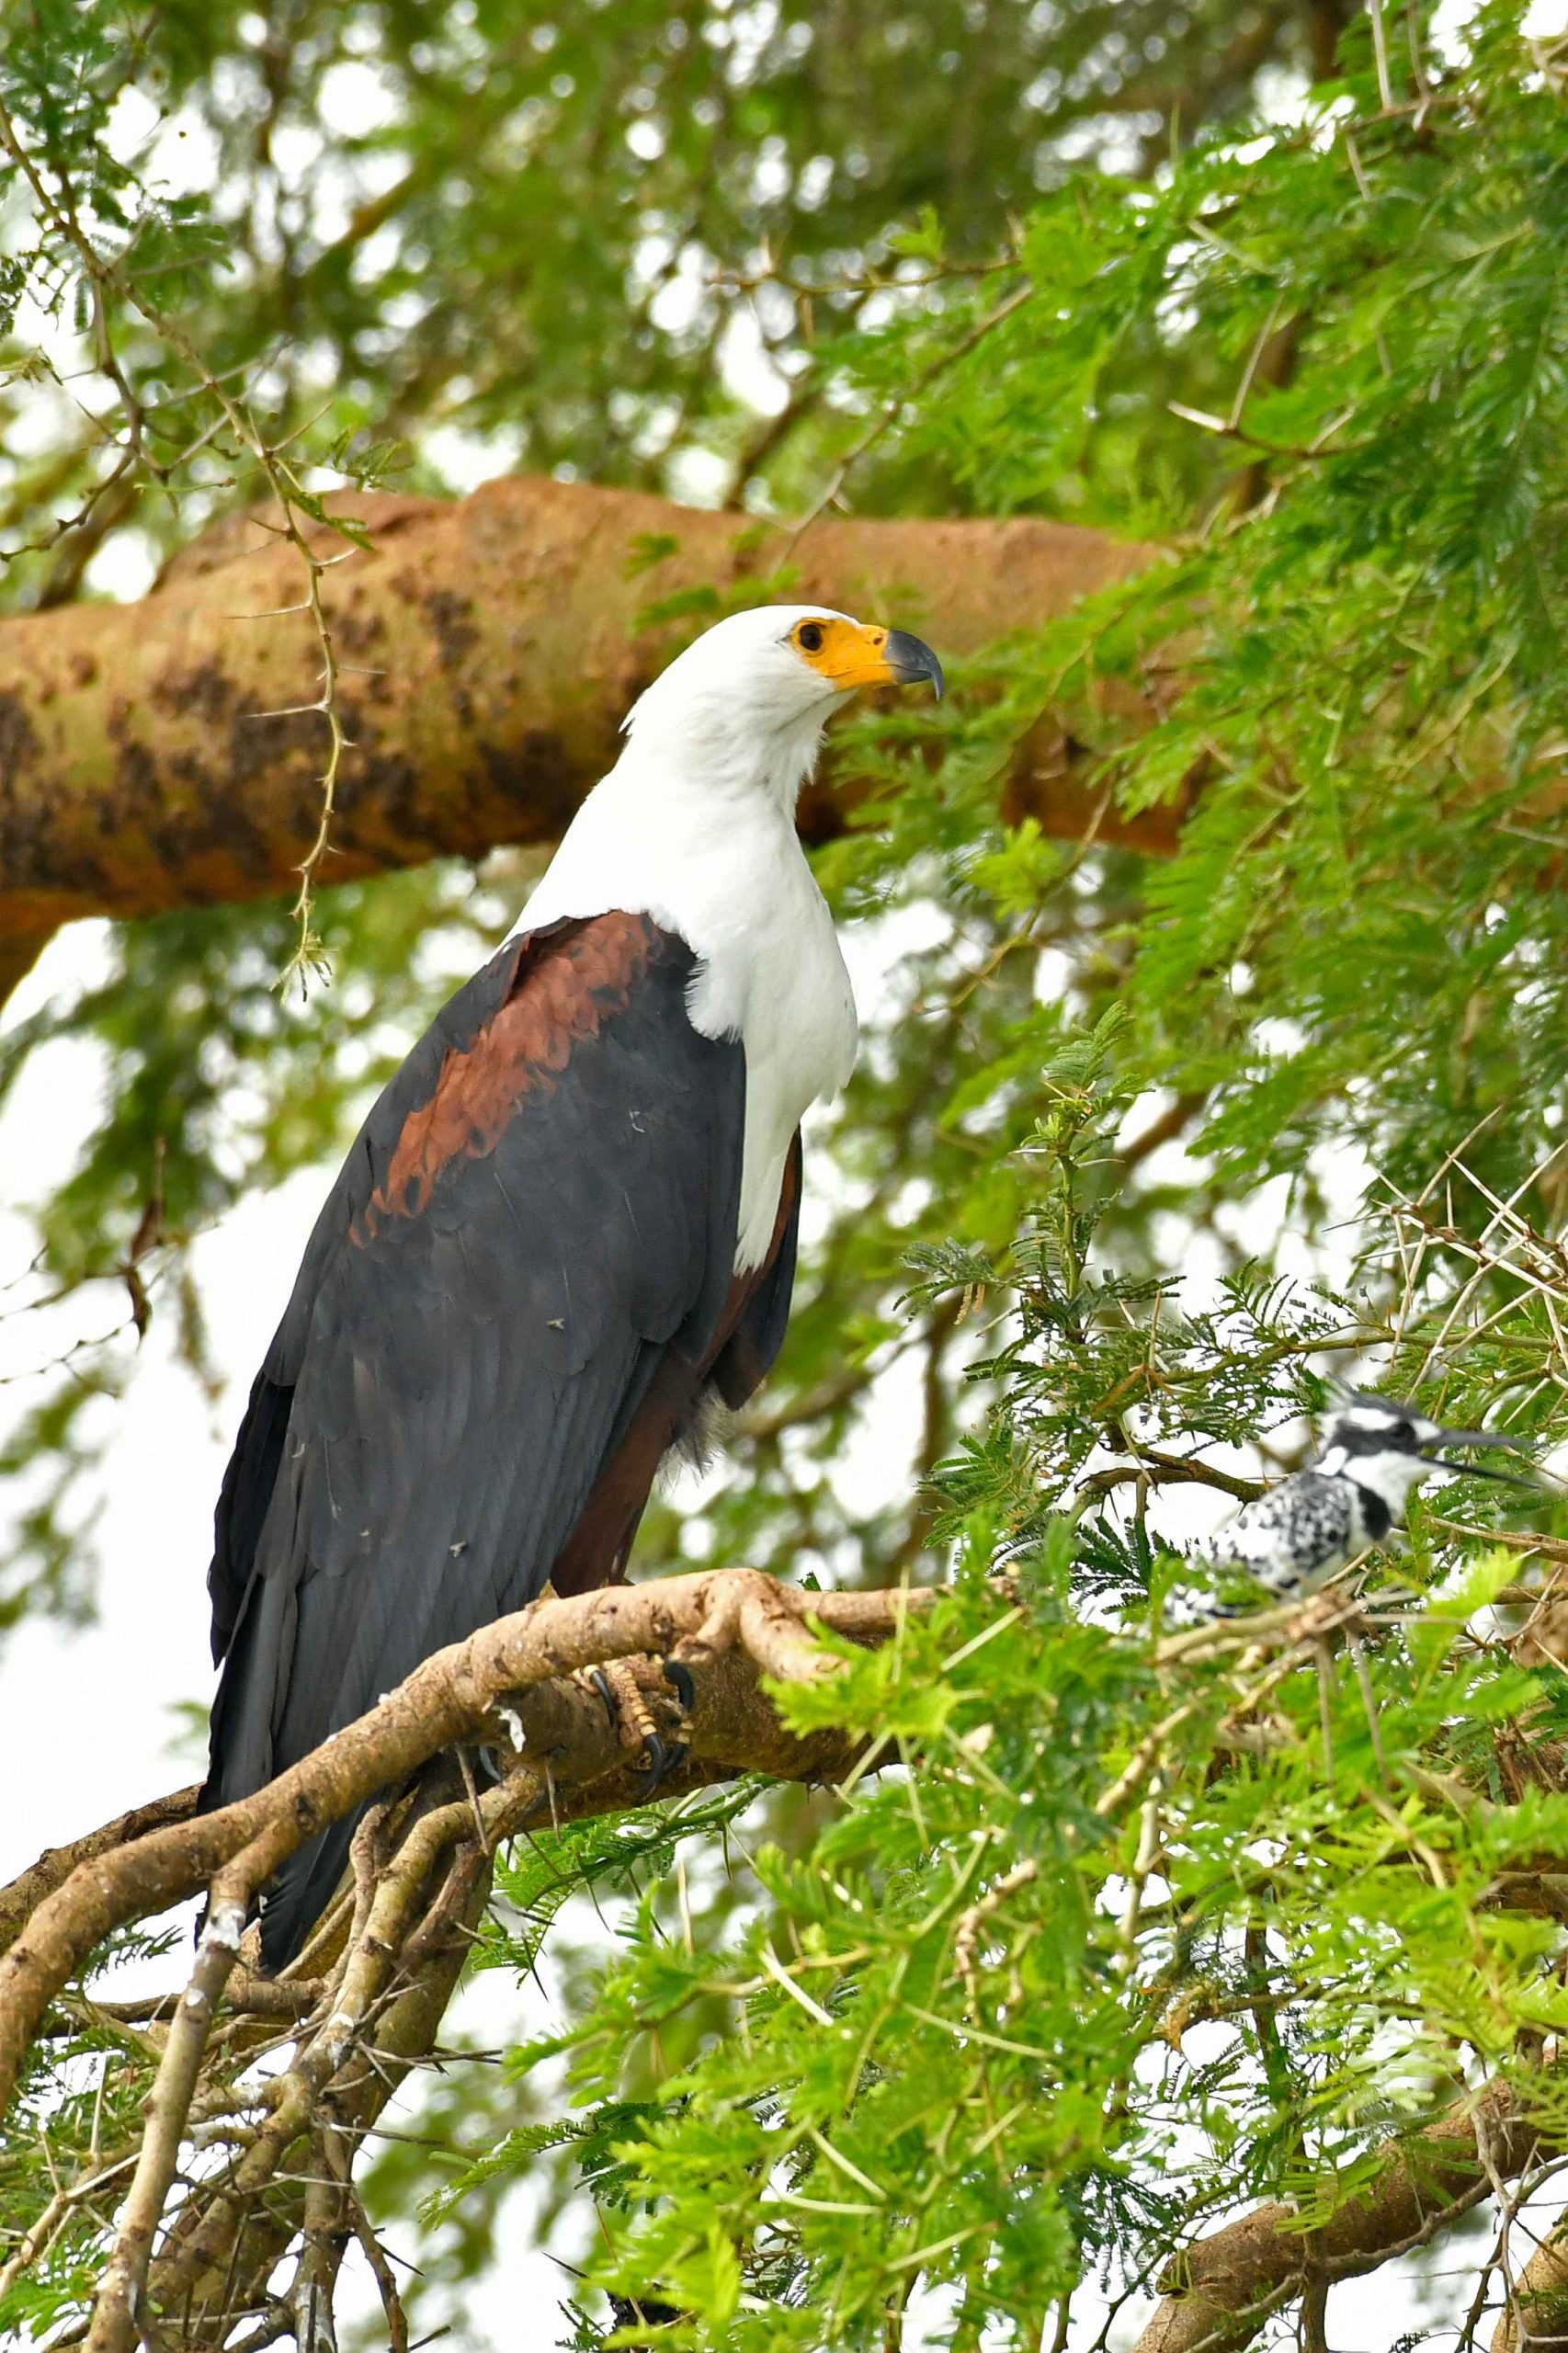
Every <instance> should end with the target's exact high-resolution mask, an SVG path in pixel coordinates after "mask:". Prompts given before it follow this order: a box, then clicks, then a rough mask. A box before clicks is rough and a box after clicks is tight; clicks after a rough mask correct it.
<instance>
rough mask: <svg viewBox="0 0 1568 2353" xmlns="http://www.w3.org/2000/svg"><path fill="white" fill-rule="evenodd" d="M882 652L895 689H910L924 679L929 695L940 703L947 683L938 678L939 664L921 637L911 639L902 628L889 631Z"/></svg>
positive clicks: (940, 667) (940, 674) (939, 672)
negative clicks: (930, 692)
mask: <svg viewBox="0 0 1568 2353" xmlns="http://www.w3.org/2000/svg"><path fill="white" fill-rule="evenodd" d="M883 650H884V654H885V657H886V660H887V665H888V668H889V669H890V670H891V671H892V675H893V678H894V680H895V682H896V683H897V684H898V685H899V686H901V687H912V686H914V685H915V684H916V682H917V681H918V680H919V679H921V678H925V679H927V680H928V681H929V683H930V687H931V691H932V693H933V695H934V696H935V697H936V699H937V701H938V702H940V701H941V699H942V696H943V694H944V692H945V691H946V688H947V680H946V679H945V678H944V677H943V676H942V665H941V664H940V663H939V662H938V661H937V657H936V655H935V654H933V653H932V651H931V648H930V647H929V646H928V645H927V644H926V641H925V639H924V638H920V637H911V635H910V633H909V631H907V630H904V629H893V630H890V631H888V642H887V644H886V647H885V648H884V649H883Z"/></svg>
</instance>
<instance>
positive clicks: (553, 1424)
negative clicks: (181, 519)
mask: <svg viewBox="0 0 1568 2353" xmlns="http://www.w3.org/2000/svg"><path fill="white" fill-rule="evenodd" d="M693 961H694V960H693V958H692V954H691V951H690V949H688V948H687V946H686V944H685V943H684V942H683V941H681V940H679V939H676V938H673V937H671V936H670V935H669V934H667V933H665V932H663V931H661V930H660V929H659V928H658V926H655V925H654V924H653V923H652V922H651V921H650V920H649V919H648V918H646V917H645V916H642V915H621V914H616V915H601V916H597V917H594V918H592V919H589V920H583V921H574V922H565V923H561V924H557V925H553V926H550V927H549V928H548V929H547V930H544V931H542V932H540V933H539V934H538V935H536V936H532V937H529V938H525V939H523V940H521V941H512V942H509V943H508V944H507V946H506V947H505V948H504V949H502V950H501V951H500V952H499V954H498V955H497V956H496V957H495V958H494V960H493V961H491V963H490V964H489V965H487V966H486V967H485V969H484V970H483V972H480V973H479V974H478V975H476V977H475V978H474V980H472V982H470V983H469V984H468V985H467V987H466V988H464V989H463V990H461V991H460V993H459V995H457V996H456V997H454V998H453V1000H452V1001H451V1003H450V1004H449V1006H447V1007H446V1009H445V1010H444V1011H443V1012H442V1014H441V1015H440V1016H439V1017H437V1021H436V1022H435V1023H434V1025H433V1026H432V1028H431V1029H430V1030H429V1031H428V1032H427V1034H426V1037H425V1038H424V1039H423V1040H421V1042H420V1043H419V1045H417V1046H416V1047H415V1050H414V1051H413V1053H412V1054H410V1056H409V1058H408V1060H407V1062H406V1063H404V1064H403V1068H402V1069H401V1070H400V1071H399V1072H398V1074H396V1076H395V1077H394V1078H393V1079H392V1082H391V1083H390V1085H389V1086H387V1088H386V1090H385V1091H384V1093H383V1094H382V1095H381V1098H380V1099H379V1101H378V1102H377V1104H376V1105H375V1107H374V1108H373V1109H372V1111H371V1112H370V1115H369V1119H368V1120H366V1122H365V1125H364V1128H363V1129H362V1130H361V1131H360V1134H359V1136H358V1140H357V1142H356V1143H355V1145H354V1147H353V1150H352V1151H351V1153H350V1154H349V1156H348V1160H347V1165H345V1167H344V1170H343V1172H342V1174H341V1176H339V1178H338V1180H337V1183H336V1185H335V1187H334V1188H333V1191H332V1194H331V1195H330V1197H329V1199H328V1200H327V1203H326V1205H325V1207H324V1210H323V1211H322V1214H321V1217H320V1219H319V1220H318V1222H317V1224H316V1228H315V1231H314V1233H313V1234H312V1239H311V1242H310V1245H309V1247H308V1249H307V1251H306V1254H305V1258H304V1262H303V1265H302V1266H301V1271H300V1276H299V1279H298V1281H297V1283H296V1286H295V1289H294V1293H293V1296H292V1298H291V1299H290V1303H289V1308H288V1311H287V1313H285V1315H284V1318H283V1321H282V1324H280V1326H279V1327H278V1334H277V1336H276V1338H275V1339H274V1341H273V1344H272V1347H271V1348H270V1350H269V1351H268V1353H267V1360H266V1362H265V1364H264V1365H263V1367H262V1370H261V1374H260V1376H259V1378H258V1380H257V1381H256V1388H255V1390H254V1391H253V1393H252V1399H251V1404H250V1408H249V1411H248V1413H247V1415H246V1417H245V1421H244V1427H243V1428H242V1430H241V1433H240V1438H239V1440H238V1443H237V1445H236V1447H235V1450H234V1456H233V1461H232V1463H231V1464H230V1467H229V1472H228V1474H227V1476H226V1478H225V1480H224V1483H223V1491H222V1498H221V1500H220V1505H219V1510H218V1518H217V1529H216V1545H215V1551H214V1557H213V1563H212V1569H211V1574H210V1591H211V1596H212V1616H213V1646H214V1652H215V1655H217V1656H218V1657H219V1658H221V1659H222V1660H223V1662H224V1672H223V1676H222V1682H221V1685H220V1688H219V1692H218V1697H217V1700H216V1703H215V1705H214V1708H213V1713H212V1763H211V1769H210V1777H209V1781H208V1786H207V1790H206V1793H205V1802H206V1803H208V1804H210V1805H217V1804H223V1803H227V1802H230V1801H231V1800H233V1799H234V1798H237V1797H241V1796H244V1795H246V1794H248V1793H249V1791H251V1790H255V1789H257V1788H259V1787H261V1786H262V1784H263V1783H264V1782H266V1781H267V1780H268V1779H271V1777H272V1776H273V1775H274V1774H275V1773H277V1772H280V1771H282V1770H283V1769H284V1768H286V1767H288V1766H289V1765H290V1764H292V1763H294V1762H295V1761H296V1760H297V1759H298V1758H299V1757H301V1756H304V1755H305V1754H307V1752H308V1751H309V1750H310V1749H312V1748H313V1747H314V1746H316V1745H318V1744H319V1742H321V1741H322V1740H323V1739H324V1738H325V1737H326V1735H327V1734H328V1733H332V1732H335V1731H336V1730H338V1729H340V1727H341V1726H342V1725H344V1724H346V1723H348V1722H351V1721H352V1720H353V1719H354V1717H356V1716H357V1715H359V1714H361V1713H362V1712H363V1711H365V1710H366V1709H367V1708H369V1707H370V1706H372V1705H373V1704H374V1703H375V1701H376V1699H378V1698H379V1697H380V1695H381V1693H382V1692H383V1691H386V1690H389V1689H391V1688H392V1686H393V1685H395V1684H396V1683H398V1682H399V1681H400V1680H401V1679H402V1678H403V1677H404V1676H405V1675H407V1674H408V1673H409V1672H410V1671H411V1669H412V1668H413V1667H415V1665H417V1664H418V1663H419V1661H420V1660H421V1659H423V1658H425V1657H427V1656H428V1655H429V1654H430V1653H431V1652H432V1651H435V1650H437V1649H439V1648H440V1647H441V1646H442V1645H443V1644H445V1643H450V1642H455V1641H458V1640H460V1639H461V1638H462V1637H463V1636H465V1635H467V1634H469V1633H472V1631H474V1630H475V1629H476V1628H477V1627H479V1626H482V1625H484V1624H485V1623H487V1622H488V1621H489V1620H492V1619H494V1618H495V1617H497V1616H500V1615H501V1614H503V1613H504V1612H505V1611H507V1610H510V1609H516V1608H521V1607H522V1605H523V1604H524V1603H525V1602H527V1601H528V1600H530V1599H531V1598H532V1597H534V1596H535V1595H536V1594H537V1593H538V1592H539V1590H540V1587H541V1586H542V1585H543V1584H544V1582H545V1580H546V1578H547V1577H548V1576H549V1574H550V1573H551V1565H552V1563H554V1561H555V1559H556V1556H557V1554H558V1553H559V1552H561V1551H562V1547H563V1545H565V1543H566V1542H567V1540H568V1538H569V1537H570V1536H571V1534H572V1531H573V1529H574V1526H575V1525H576V1523H577V1521H578V1519H579V1517H580V1516H581V1515H582V1514H583V1512H584V1508H585V1505H586V1503H587V1501H588V1499H589V1497H590V1496H591V1495H592V1493H593V1491H594V1488H595V1485H596V1482H597V1480H598V1478H599V1475H600V1472H601V1471H602V1470H603V1469H604V1466H605V1464H606V1462H607V1461H608V1459H609V1458H610V1457H611V1455H612V1454H613V1453H614V1452H615V1450H616V1449H617V1447H618V1446H619V1443H620V1441H621V1439H622V1438H623V1437H624V1434H625V1432H626V1430H627V1428H628V1427H629V1425H630V1424H631V1421H632V1420H633V1419H634V1417H635V1415H636V1413H637V1408H638V1405H639V1403H640V1401H641V1399H642V1396H643V1394H644V1393H645V1392H647V1391H648V1390H649V1388H650V1386H651V1384H652V1383H653V1381H655V1379H656V1377H657V1376H658V1374H659V1371H660V1368H661V1365H662V1364H663V1362H664V1360H665V1358H666V1357H673V1358H676V1359H678V1361H679V1363H680V1364H681V1365H682V1366H687V1367H693V1368H696V1367H706V1366H707V1364H708V1363H709V1361H710V1358H711V1357H712V1356H713V1355H714V1353H715V1350H716V1347H717V1346H718V1345H719V1344H721V1343H722V1340H723V1338H724V1334H723V1324H724V1321H725V1315H726V1306H727V1303H732V1280H731V1276H732V1267H733V1256H734V1244H735V1233H736V1222H737V1212H738V1203H739V1193H740V1174H741V1153H742V1141H743V1129H744V1099H745V1076H744V1053H743V1051H742V1049H741V1047H740V1046H739V1044H737V1043H733V1042H724V1041H715V1040H710V1039H707V1038H703V1037H701V1036H699V1033H698V1032H697V1031H696V1030H695V1029H693V1028H692V1026H691V1023H690V1021H689V1019H688V1018H687V1011H686V991H687V981H688V979H689V977H690V973H691V970H692V965H693ZM787 1304H788V1301H787V1292H786V1299H785V1305H786V1308H787ZM770 1336H771V1337H772V1338H773V1343H774V1345H775V1346H777V1335H771V1334H770ZM688 1385H689V1384H688ZM645 1495H646V1486H645V1484H644V1487H643V1490H642V1497H640V1498H639V1499H638V1503H637V1508H638V1510H640V1509H641V1505H642V1499H643V1498H645ZM350 1827H351V1825H348V1824H339V1825H338V1826H337V1829H336V1830H335V1832H334V1833H329V1834H328V1835H327V1836H326V1838H325V1839H324V1840H323V1841H317V1842H315V1843H314V1844H313V1846H312V1847H309V1848H306V1849H305V1850H303V1852H302V1854H301V1856H297V1857H296V1858H295V1859H293V1861H292V1863H290V1865H289V1866H288V1867H287V1868H286V1870H285V1871H284V1872H283V1873H282V1874H280V1875H279V1882H278V1888H277V1890H276V1891H275V1893H274V1894H273V1895H272V1897H271V1898H270V1899H269V1901H268V1904H267V1914H266V1920H265V1942H266V1945H267V1952H268V1957H269V1959H270V1960H271V1961H273V1962H274V1964H275V1965H276V1963H277V1961H278V1960H279V1959H281V1958H282V1957H284V1955H285V1954H286V1952H287V1951H288V1950H290V1949H293V1948H294V1946H295V1945H296V1944H297V1942H298V1940H299V1938H300V1936H301V1931H302V1930H303V1929H305V1928H308V1927H309V1925H310V1922H311V1920H312V1918H313V1917H314V1916H315V1910H316V1909H319V1907H320V1904H322V1903H323V1902H324V1900H325V1897H326V1895H327V1894H328V1893H330V1890H331V1887H332V1885H333V1884H334V1882H335V1879H336V1876H337V1873H338V1871H339V1870H340V1869H341V1866H342V1861H343V1859H344V1857H345V1855H346V1853H347V1839H348V1836H349V1831H350ZM312 1907H314V1908H313V1909H312Z"/></svg>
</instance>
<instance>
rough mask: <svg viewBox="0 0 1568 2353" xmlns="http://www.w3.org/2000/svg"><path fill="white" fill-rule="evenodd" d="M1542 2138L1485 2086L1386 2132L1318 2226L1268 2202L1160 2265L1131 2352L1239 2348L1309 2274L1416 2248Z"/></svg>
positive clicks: (1331, 2272) (1332, 2276) (1355, 2269)
mask: <svg viewBox="0 0 1568 2353" xmlns="http://www.w3.org/2000/svg"><path fill="white" fill-rule="evenodd" d="M1483 2135H1484V2141H1485V2156H1484V2158H1483V2154H1482V2150H1481V2145H1480V2143H1481V2139H1482V2136H1483ZM1547 2146H1548V2143H1547V2141H1546V2139H1545V2136H1544V2133H1543V2131H1542V2129H1541V2127H1540V2125H1539V2124H1538V2123H1537V2122H1536V2120H1534V2118H1533V2117H1532V2116H1531V2114H1530V2112H1529V2110H1528V2109H1527V2108H1526V2106H1525V2105H1524V2103H1523V2102H1522V2101H1520V2100H1519V2098H1518V2097H1517V2095H1516V2094H1515V2093H1514V2092H1513V2091H1512V2090H1511V2089H1510V2088H1509V2086H1506V2085H1497V2086H1494V2087H1493V2088H1492V2089H1491V2090H1489V2091H1487V2092H1485V2093H1483V2096H1482V2097H1481V2098H1480V2099H1479V2100H1475V2101H1466V2102H1465V2103H1463V2104H1462V2105H1461V2106H1460V2107H1459V2108H1457V2109H1454V2110H1453V2112H1452V2113H1451V2114H1450V2115H1448V2116H1445V2117H1442V2118H1440V2119H1439V2120H1438V2121H1437V2123H1435V2124H1433V2125H1431V2126H1430V2127H1429V2128H1428V2130H1427V2131H1425V2132H1417V2133H1413V2134H1412V2135H1411V2136H1410V2137H1409V2138H1408V2139H1406V2140H1402V2141H1391V2142H1390V2143H1389V2147H1388V2152H1387V2154H1386V2158H1385V2161H1384V2163H1383V2165H1382V2166H1381V2170H1380V2172H1379V2173H1378V2175H1377V2177H1376V2178H1375V2179H1374V2180H1373V2182H1372V2183H1371V2185H1370V2186H1369V2188H1366V2189H1365V2190H1362V2191H1361V2192H1360V2193H1359V2194H1358V2195H1357V2196H1356V2197H1353V2198H1348V2199H1346V2201H1345V2203H1344V2204H1343V2205H1342V2206H1339V2207H1338V2208H1336V2209H1335V2211H1334V2212H1333V2213H1332V2214H1331V2215H1330V2217H1329V2219H1328V2220H1327V2221H1326V2222H1324V2223H1323V2224H1322V2225H1321V2226H1320V2227H1319V2228H1318V2229H1316V2230H1313V2231H1310V2232H1309V2231H1307V2230H1305V2229H1304V2228H1303V2227H1302V2223H1301V2215H1300V2213H1299V2211H1298V2210H1297V2209H1296V2208H1295V2207H1293V2206H1285V2205H1268V2206H1259V2207H1256V2208H1255V2209H1254V2211H1252V2212H1251V2213H1250V2214H1244V2215H1242V2216H1241V2217H1240V2219H1239V2220H1238V2221H1236V2222H1231V2223H1228V2224H1227V2225H1226V2227H1225V2228H1224V2229H1223V2230H1222V2231H1216V2232H1215V2233H1214V2234H1213V2235H1212V2236H1211V2237H1210V2238H1206V2239H1199V2241H1198V2243H1197V2244H1196V2245H1194V2246H1191V2247H1189V2248H1187V2250H1186V2251H1185V2252H1184V2253H1183V2254H1181V2255H1180V2256H1177V2257H1176V2261H1175V2262H1174V2263H1172V2264H1171V2265H1170V2266H1169V2267H1168V2268H1167V2271H1166V2273H1165V2277H1164V2278H1163V2279H1161V2281H1160V2286H1161V2288H1162V2290H1164V2299H1163V2301H1162V2302H1161V2304H1160V2306H1159V2309H1158V2311H1157V2312H1156V2313H1154V2315H1153V2318H1152V2319H1151V2320H1150V2322H1149V2323H1148V2325H1147V2326H1146V2327H1145V2328H1144V2330H1143V2333H1142V2336H1140V2337H1139V2339H1138V2342H1137V2345H1136V2346H1135V2347H1134V2348H1133V2353H1242V2348H1243V2347H1245V2346H1249V2345H1251V2344H1253V2343H1254V2342H1255V2341H1256V2337H1257V2336H1258V2334H1259V2332H1260V2331H1261V2329H1262V2328H1263V2325H1264V2323H1265V2321H1266V2320H1267V2317H1268V2315H1269V2313H1271V2312H1273V2311H1275V2310H1276V2309H1277V2308H1278V2306H1279V2305H1280V2304H1282V2303H1287V2302H1291V2301H1292V2300H1293V2299H1294V2298H1295V2297H1297V2296H1298V2295H1300V2294H1301V2291H1302V2290H1303V2289H1304V2288H1305V2287H1307V2286H1308V2285H1309V2284H1310V2283H1312V2281H1314V2280H1316V2281H1320V2282H1321V2281H1333V2280H1336V2279H1359V2278H1361V2277H1362V2276H1363V2275H1364V2274H1365V2273H1367V2272H1369V2271H1376V2270H1377V2269H1378V2268H1380V2267H1381V2265H1382V2264H1385V2263H1387V2262H1388V2261H1389V2260H1390V2259H1391V2257H1392V2256H1396V2255H1399V2254H1401V2253H1403V2252H1404V2251H1406V2250H1407V2249H1409V2248H1411V2247H1415V2246H1420V2245H1426V2242H1427V2241H1428V2240H1429V2239H1431V2238H1434V2237H1436V2236H1437V2234H1438V2233H1439V2232H1440V2231H1442V2230H1444V2229H1446V2228H1447V2227H1448V2225H1449V2223H1450V2222H1453V2221H1455V2220H1456V2219H1457V2218H1458V2216H1459V2215H1460V2214H1462V2213H1464V2212H1466V2211H1467V2210H1468V2209H1469V2208H1470V2207H1471V2206H1474V2205H1478V2204H1479V2203H1480V2202H1481V2200H1483V2198H1485V2197H1486V2196H1488V2195H1489V2194H1490V2191H1491V2187H1492V2177H1493V2175H1495V2176H1496V2177H1497V2178H1498V2179H1500V2180H1504V2181H1513V2180H1517V2178H1518V2177H1519V2175H1520V2174H1521V2173H1523V2172H1524V2171H1525V2169H1526V2167H1527V2166H1528V2165H1530V2164H1531V2163H1532V2161H1533V2160H1534V2159H1535V2158H1536V2157H1538V2156H1540V2155H1541V2154H1544V2153H1545V2150H1546V2148H1547Z"/></svg>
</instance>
